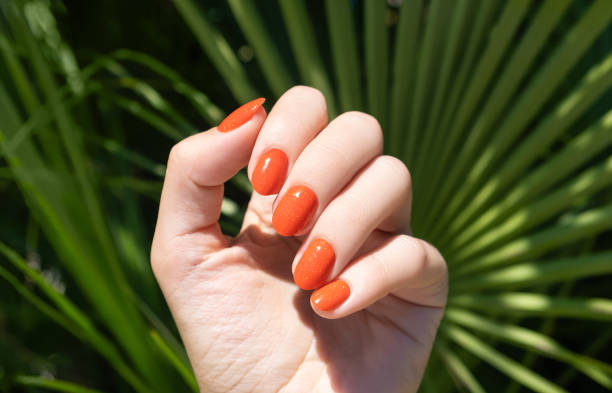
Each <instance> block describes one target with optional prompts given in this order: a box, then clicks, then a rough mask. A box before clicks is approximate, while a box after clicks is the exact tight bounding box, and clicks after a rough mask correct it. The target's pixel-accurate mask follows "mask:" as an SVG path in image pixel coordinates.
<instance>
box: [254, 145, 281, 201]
mask: <svg viewBox="0 0 612 393" xmlns="http://www.w3.org/2000/svg"><path fill="white" fill-rule="evenodd" d="M288 165H289V160H288V159H287V155H286V154H285V153H283V151H282V150H278V149H271V150H268V151H267V152H265V153H264V154H262V155H261V157H260V158H259V161H257V165H255V169H254V170H253V175H252V176H251V183H252V184H253V189H254V190H255V191H257V192H258V193H259V194H261V195H272V194H277V193H278V192H279V191H280V189H281V186H282V185H283V181H284V180H285V175H286V174H287V166H288Z"/></svg>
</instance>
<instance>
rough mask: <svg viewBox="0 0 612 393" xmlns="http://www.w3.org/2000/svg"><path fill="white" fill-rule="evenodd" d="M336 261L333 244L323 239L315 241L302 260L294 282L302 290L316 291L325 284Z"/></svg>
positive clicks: (296, 269) (297, 268) (309, 246)
mask: <svg viewBox="0 0 612 393" xmlns="http://www.w3.org/2000/svg"><path fill="white" fill-rule="evenodd" d="M335 260H336V253H334V248H333V247H332V245H331V244H329V243H328V242H326V241H325V240H323V239H315V240H313V241H312V242H311V243H310V244H309V245H308V247H307V248H306V250H305V251H304V253H303V254H302V257H301V258H300V260H299V262H298V264H297V266H296V267H295V272H294V273H293V280H294V281H295V283H296V284H297V285H298V287H300V288H302V289H307V290H308V289H315V288H318V287H320V286H321V285H323V284H325V281H326V280H327V276H329V273H330V272H331V269H332V267H333V266H334V261H335Z"/></svg>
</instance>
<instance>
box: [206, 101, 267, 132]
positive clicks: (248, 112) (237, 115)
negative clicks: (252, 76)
mask: <svg viewBox="0 0 612 393" xmlns="http://www.w3.org/2000/svg"><path fill="white" fill-rule="evenodd" d="M265 100H266V99H265V98H257V99H254V100H253V101H249V102H247V103H246V104H244V105H242V106H241V107H240V108H238V109H236V110H235V111H233V112H232V113H230V114H229V116H227V117H226V118H225V119H223V121H222V122H221V124H219V125H218V126H217V130H219V131H221V132H228V131H231V130H234V129H236V128H238V127H240V126H241V125H243V124H244V123H246V122H247V121H249V119H250V118H251V117H253V115H254V114H255V112H257V111H258V110H259V108H260V107H261V106H262V105H263V103H264V101H265Z"/></svg>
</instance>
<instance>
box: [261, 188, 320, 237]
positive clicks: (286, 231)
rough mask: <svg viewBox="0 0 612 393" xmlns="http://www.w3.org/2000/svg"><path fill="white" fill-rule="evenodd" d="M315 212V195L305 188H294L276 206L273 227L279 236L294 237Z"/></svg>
mask: <svg viewBox="0 0 612 393" xmlns="http://www.w3.org/2000/svg"><path fill="white" fill-rule="evenodd" d="M315 210H317V196H316V195H315V193H314V192H313V191H312V190H311V189H310V188H308V187H305V186H293V187H291V188H290V189H289V190H288V191H287V192H286V193H285V195H284V196H283V198H282V199H281V201H280V202H279V203H278V205H277V206H276V209H275V210H274V214H273V215H272V226H273V227H274V229H275V230H276V232H277V233H278V234H279V235H282V236H293V235H295V234H296V233H298V232H299V231H300V230H302V229H303V228H304V227H305V226H306V224H308V221H310V219H311V218H312V215H313V214H314V212H315Z"/></svg>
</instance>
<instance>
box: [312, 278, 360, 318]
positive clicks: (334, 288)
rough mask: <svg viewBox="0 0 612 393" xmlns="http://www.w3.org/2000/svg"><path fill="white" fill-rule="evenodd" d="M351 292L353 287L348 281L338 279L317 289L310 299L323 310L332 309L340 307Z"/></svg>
mask: <svg viewBox="0 0 612 393" xmlns="http://www.w3.org/2000/svg"><path fill="white" fill-rule="evenodd" d="M350 294H351V289H350V288H349V286H348V284H347V283H346V281H342V280H336V281H333V282H330V283H329V284H327V285H326V286H324V287H323V288H320V289H318V290H316V291H315V292H314V293H313V294H312V296H310V301H311V302H312V304H313V305H314V306H315V307H316V308H317V309H319V310H321V311H331V310H334V309H336V308H338V307H340V305H341V304H342V303H344V302H345V300H346V299H348V297H349V295H350Z"/></svg>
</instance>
